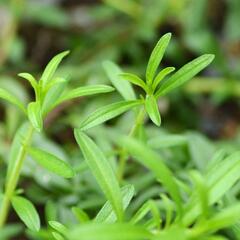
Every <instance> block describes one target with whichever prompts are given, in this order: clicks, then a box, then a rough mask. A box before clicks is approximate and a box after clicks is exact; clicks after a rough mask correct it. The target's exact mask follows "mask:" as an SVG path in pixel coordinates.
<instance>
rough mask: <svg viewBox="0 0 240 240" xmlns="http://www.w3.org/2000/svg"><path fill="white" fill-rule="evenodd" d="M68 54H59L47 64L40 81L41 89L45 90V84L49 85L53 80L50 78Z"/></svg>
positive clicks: (66, 52)
mask: <svg viewBox="0 0 240 240" xmlns="http://www.w3.org/2000/svg"><path fill="white" fill-rule="evenodd" d="M68 54H69V51H64V52H62V53H59V54H57V55H56V56H55V57H53V58H52V60H51V61H50V62H49V63H48V65H47V66H46V68H45V70H44V72H43V74H42V77H41V79H40V82H41V84H42V86H43V88H45V87H46V86H47V84H49V83H50V82H51V81H52V80H53V79H52V78H53V75H54V73H55V71H56V70H57V67H58V65H59V64H60V62H61V61H62V59H63V58H64V57H65V56H66V55H68Z"/></svg>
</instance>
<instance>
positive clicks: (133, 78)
mask: <svg viewBox="0 0 240 240" xmlns="http://www.w3.org/2000/svg"><path fill="white" fill-rule="evenodd" d="M119 76H120V77H121V78H122V79H124V80H127V81H129V82H131V83H132V84H134V85H137V86H139V87H141V88H142V89H143V90H144V91H145V92H147V86H146V84H145V82H144V81H143V80H142V79H141V78H139V77H138V76H137V75H135V74H131V73H121V74H119Z"/></svg>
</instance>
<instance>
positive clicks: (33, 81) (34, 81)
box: [18, 73, 39, 99]
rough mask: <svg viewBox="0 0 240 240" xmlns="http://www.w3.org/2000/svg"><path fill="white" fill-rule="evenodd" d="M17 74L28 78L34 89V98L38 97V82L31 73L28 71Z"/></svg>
mask: <svg viewBox="0 0 240 240" xmlns="http://www.w3.org/2000/svg"><path fill="white" fill-rule="evenodd" d="M18 76H19V77H22V78H24V79H26V80H28V82H29V83H30V84H31V86H32V88H33V89H34V91H35V95H36V98H37V99H38V96H39V95H38V83H37V81H36V79H35V78H34V77H33V75H32V74H30V73H19V74H18Z"/></svg>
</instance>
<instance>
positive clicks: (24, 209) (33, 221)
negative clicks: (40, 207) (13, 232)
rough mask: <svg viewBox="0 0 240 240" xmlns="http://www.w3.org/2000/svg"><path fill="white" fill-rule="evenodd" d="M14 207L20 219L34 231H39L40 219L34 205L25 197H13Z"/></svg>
mask: <svg viewBox="0 0 240 240" xmlns="http://www.w3.org/2000/svg"><path fill="white" fill-rule="evenodd" d="M11 202H12V205H13V208H14V210H15V211H16V213H17V215H18V216H19V218H20V219H21V220H22V221H23V222H24V223H25V225H26V226H27V227H28V228H29V229H30V230H32V231H39V229H40V218H39V215H38V213H37V211H36V209H35V207H34V206H33V204H32V203H31V202H30V201H29V200H27V199H26V198H23V197H17V196H16V197H13V198H12V200H11Z"/></svg>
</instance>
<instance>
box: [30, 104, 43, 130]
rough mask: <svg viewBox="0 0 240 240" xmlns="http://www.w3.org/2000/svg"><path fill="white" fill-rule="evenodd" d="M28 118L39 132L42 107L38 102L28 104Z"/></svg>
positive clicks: (41, 121)
mask: <svg viewBox="0 0 240 240" xmlns="http://www.w3.org/2000/svg"><path fill="white" fill-rule="evenodd" d="M27 111H28V118H29V121H30V122H31V124H32V125H33V127H34V128H35V129H36V130H37V131H38V132H41V131H42V128H43V119H42V109H41V105H40V103H39V102H31V103H29V104H28V108H27Z"/></svg>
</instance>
